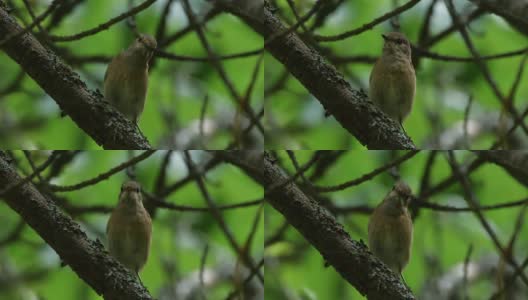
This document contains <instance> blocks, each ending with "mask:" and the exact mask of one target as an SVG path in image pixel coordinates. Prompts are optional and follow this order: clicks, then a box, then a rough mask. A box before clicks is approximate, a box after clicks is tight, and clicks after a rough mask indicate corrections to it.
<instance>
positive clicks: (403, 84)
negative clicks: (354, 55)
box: [369, 32, 416, 128]
mask: <svg viewBox="0 0 528 300" xmlns="http://www.w3.org/2000/svg"><path fill="white" fill-rule="evenodd" d="M382 37H383V39H384V40H385V43H384V45H383V53H382V55H381V57H380V58H379V59H378V60H377V61H376V63H375V64H374V67H373V68H372V72H371V73H370V92H369V94H370V99H371V100H372V102H374V104H376V105H377V106H378V107H379V108H380V109H381V110H382V111H383V112H384V113H385V114H387V115H388V116H389V117H391V118H392V119H394V120H396V121H397V122H399V123H400V125H401V126H402V128H403V120H404V119H405V118H407V116H408V115H409V113H410V112H411V110H412V105H413V101H414V94H415V93H416V75H415V73H414V67H413V64H412V61H411V44H410V43H409V40H407V38H406V37H405V35H403V34H401V33H399V32H390V33H388V34H383V35H382Z"/></svg>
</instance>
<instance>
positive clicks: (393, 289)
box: [262, 152, 415, 300]
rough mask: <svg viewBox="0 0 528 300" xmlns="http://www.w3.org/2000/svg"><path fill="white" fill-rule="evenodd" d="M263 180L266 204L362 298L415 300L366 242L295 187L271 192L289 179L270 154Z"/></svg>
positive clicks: (266, 157) (286, 186)
mask: <svg viewBox="0 0 528 300" xmlns="http://www.w3.org/2000/svg"><path fill="white" fill-rule="evenodd" d="M263 176H264V181H263V182H262V183H263V184H264V189H265V195H266V199H267V201H268V202H269V203H270V204H271V205H272V206H273V207H274V208H275V209H276V210H278V211H279V212H280V213H281V214H283V215H284V217H285V218H286V219H287V220H288V222H289V223H290V224H291V225H293V226H294V227H295V228H296V229H297V230H298V231H299V232H300V233H301V234H302V235H303V236H304V237H305V238H306V239H307V240H308V241H309V242H310V244H312V245H313V246H314V247H315V248H316V249H317V250H318V251H319V252H320V253H321V255H322V256H323V257H324V259H325V261H327V262H328V263H329V264H330V265H332V266H333V267H334V268H335V269H336V270H337V271H338V272H339V274H341V276H342V277H343V278H344V279H346V280H347V281H348V282H349V283H350V284H352V285H353V286H354V287H355V288H356V289H357V290H358V291H359V292H360V293H361V294H363V295H366V296H367V298H368V299H369V300H382V299H415V298H414V296H413V294H412V293H411V291H410V290H409V289H408V288H407V287H406V286H405V285H403V284H402V283H401V282H400V280H399V279H398V278H397V277H396V275H395V274H394V273H392V272H391V271H390V270H389V269H388V268H387V267H386V266H385V265H384V264H383V263H382V262H381V261H380V260H378V259H377V258H376V257H374V256H373V255H372V253H371V252H370V251H369V250H368V248H367V246H366V245H365V244H364V243H363V242H357V241H354V240H352V239H351V238H350V236H349V234H348V233H347V232H346V231H345V230H344V229H343V227H342V226H341V224H339V223H338V222H337V221H336V220H335V218H334V217H333V216H332V215H330V214H329V213H328V212H327V211H326V210H325V209H324V208H323V207H322V206H321V205H319V204H318V203H317V202H315V201H314V200H312V199H311V198H309V197H308V196H307V195H305V194H304V193H303V192H302V190H301V189H299V187H297V185H296V184H294V183H289V184H286V185H284V186H283V187H279V188H277V189H275V190H273V191H271V192H268V191H269V190H268V188H269V187H270V186H271V185H276V184H278V183H280V182H284V180H287V178H288V177H287V176H286V175H285V173H284V172H283V171H282V169H281V168H280V167H278V166H276V165H275V164H274V159H273V157H272V156H271V154H270V153H268V152H265V153H264V174H263Z"/></svg>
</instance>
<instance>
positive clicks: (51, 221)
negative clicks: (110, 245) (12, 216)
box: [0, 152, 152, 300]
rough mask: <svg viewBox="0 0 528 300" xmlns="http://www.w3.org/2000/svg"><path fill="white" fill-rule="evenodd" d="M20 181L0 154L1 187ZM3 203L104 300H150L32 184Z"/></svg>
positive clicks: (130, 276)
mask: <svg viewBox="0 0 528 300" xmlns="http://www.w3.org/2000/svg"><path fill="white" fill-rule="evenodd" d="M20 180H22V178H21V177H20V176H19V174H18V173H17V171H16V170H15V169H14V168H13V167H12V166H11V165H10V164H9V158H8V157H7V155H6V154H5V153H3V152H0V188H3V187H5V186H9V185H12V184H15V183H16V182H19V181H20ZM3 200H4V201H5V202H6V203H7V205H9V207H11V208H12V209H13V210H14V211H16V212H17V213H18V214H19V215H20V216H21V217H22V219H23V220H24V222H26V223H27V224H29V226H31V227H32V228H33V230H35V231H36V232H37V233H38V234H39V235H40V237H42V239H43V240H44V241H46V243H47V244H48V245H50V246H51V247H52V248H53V250H55V252H57V254H58V255H59V256H60V258H61V259H62V261H63V262H64V263H66V264H67V265H69V266H70V267H71V268H72V270H73V271H75V272H76V273H77V275H78V276H79V277H80V278H81V279H83V280H84V281H85V282H86V283H88V284H89V285H90V286H91V287H92V288H93V289H94V290H95V291H96V292H97V293H98V294H100V295H103V297H104V298H105V299H107V300H118V299H141V300H151V299H152V297H151V296H150V295H149V293H148V291H147V290H146V289H145V288H144V287H143V286H141V285H140V284H139V282H138V281H137V280H136V279H135V275H133V274H132V273H131V272H130V271H128V270H127V269H125V268H124V267H123V266H122V265H121V264H119V263H118V262H117V261H116V260H114V259H113V258H111V257H110V256H109V254H108V253H107V252H106V251H105V250H104V247H103V245H102V244H101V243H100V242H99V241H93V240H90V239H88V237H87V236H86V233H85V232H84V231H83V230H82V229H81V228H80V226H79V224H77V223H75V222H74V221H73V220H72V219H71V218H70V217H69V216H67V215H65V214H64V213H63V212H62V211H61V210H60V209H59V208H58V207H57V206H56V205H55V203H53V202H52V201H51V200H50V199H49V198H47V197H45V196H44V195H43V194H41V193H40V192H39V191H38V190H37V189H36V188H35V186H33V184H32V183H25V184H22V185H20V186H19V187H17V188H14V189H10V190H9V191H8V192H7V193H6V194H5V195H4V197H3Z"/></svg>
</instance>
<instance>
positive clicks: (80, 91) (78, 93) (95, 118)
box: [0, 1, 151, 149]
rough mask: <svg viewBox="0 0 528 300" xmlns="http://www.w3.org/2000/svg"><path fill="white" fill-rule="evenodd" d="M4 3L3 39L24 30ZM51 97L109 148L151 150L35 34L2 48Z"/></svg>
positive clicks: (0, 25)
mask: <svg viewBox="0 0 528 300" xmlns="http://www.w3.org/2000/svg"><path fill="white" fill-rule="evenodd" d="M5 7H6V6H5V3H4V2H3V1H0V36H2V37H7V36H10V35H11V34H13V33H16V32H21V31H23V30H24V29H23V28H22V27H21V26H20V25H19V24H18V23H17V22H16V20H15V19H14V18H12V17H11V16H10V15H9V13H8V12H7V11H6V9H5ZM1 49H2V50H3V51H5V52H6V53H7V55H9V57H11V58H12V59H13V60H14V61H16V62H17V63H18V64H19V65H20V66H21V67H22V69H24V71H25V72H26V73H27V74H29V76H31V77H32V78H33V80H35V82H36V83H37V84H38V85H39V86H40V87H41V88H42V89H43V90H44V91H45V92H46V93H47V94H48V95H50V96H51V97H52V98H53V99H54V100H55V102H57V104H58V105H59V107H60V108H61V109H62V111H64V112H65V113H66V114H68V115H69V116H70V117H71V119H72V120H73V121H74V122H75V123H76V124H77V126H79V128H81V129H82V130H84V131H85V132H86V133H87V134H88V135H90V136H91V137H92V138H93V139H94V141H95V142H96V143H97V144H99V145H101V146H102V147H103V148H105V149H150V148H151V146H150V145H149V142H148V140H147V139H146V138H145V137H144V136H143V135H142V134H141V133H140V131H139V130H138V128H137V127H136V126H135V124H133V123H132V122H131V121H129V120H128V119H126V118H125V117H124V116H123V115H122V114H120V113H119V112H117V110H115V109H114V108H113V107H112V106H111V105H110V104H109V103H108V102H106V101H104V100H103V96H102V95H101V93H99V92H95V91H91V90H89V89H88V88H87V86H86V84H85V83H84V82H83V81H82V80H81V79H80V78H79V75H78V74H77V73H75V72H74V71H73V70H72V69H71V68H70V67H69V66H68V65H66V64H64V63H63V62H62V61H61V59H60V58H59V57H57V56H56V55H55V54H54V53H53V52H52V51H51V50H49V49H47V48H45V47H44V46H43V45H42V44H41V43H40V42H39V41H38V40H37V39H36V38H35V37H34V36H33V35H32V34H31V33H25V34H22V35H20V36H15V37H13V38H11V39H9V40H8V41H7V42H6V43H5V45H3V46H2V47H1Z"/></svg>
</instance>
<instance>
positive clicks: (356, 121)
mask: <svg viewBox="0 0 528 300" xmlns="http://www.w3.org/2000/svg"><path fill="white" fill-rule="evenodd" d="M221 2H222V1H221ZM222 3H223V4H221V6H223V8H224V9H226V10H228V11H229V12H231V13H233V14H235V15H237V16H239V17H240V18H241V19H242V20H244V21H245V22H246V23H247V24H248V25H249V26H251V27H252V28H253V29H254V30H255V31H256V32H258V33H259V34H261V35H262V36H263V37H264V39H266V40H267V39H269V38H271V37H273V36H274V35H276V34H280V33H281V32H284V31H285V30H287V28H286V27H285V26H284V25H283V23H282V22H281V21H280V19H279V18H277V17H276V16H275V15H274V14H273V8H272V7H271V5H270V4H269V2H268V1H264V11H263V13H264V20H263V22H259V20H258V19H255V18H251V17H250V15H249V14H248V13H244V12H243V11H241V9H240V8H237V7H233V6H232V5H229V4H226V3H225V2H222ZM266 50H268V51H269V52H270V53H271V54H272V55H273V56H274V57H275V58H276V59H277V60H278V61H280V62H281V63H282V64H283V65H284V66H285V67H286V68H287V69H288V71H289V72H290V73H291V74H292V75H293V76H295V77H296V78H297V80H299V82H301V84H303V85H304V86H305V87H306V89H307V90H308V91H310V93H311V94H312V95H314V96H315V97H316V98H317V99H318V100H319V102H320V103H321V104H322V105H323V107H324V108H325V109H326V110H327V111H328V112H329V113H330V114H332V115H333V116H334V117H335V118H336V120H337V121H338V122H339V123H340V124H341V126H343V128H345V129H346V130H348V131H349V132H350V133H351V134H353V135H354V136H355V137H356V138H357V139H358V140H359V141H360V142H361V143H362V144H363V145H365V146H366V147H368V148H369V149H415V148H416V147H415V145H414V144H413V142H412V141H411V139H410V138H409V137H408V136H407V135H405V133H403V131H402V130H401V129H400V125H399V124H398V123H397V122H395V121H394V120H392V119H390V118H389V117H387V116H386V115H385V114H383V113H382V112H381V111H380V110H379V109H378V108H377V107H376V106H375V105H374V104H373V103H372V102H371V101H370V100H369V99H368V97H367V95H365V94H364V93H362V92H360V91H356V90H353V89H352V88H351V87H350V84H349V83H348V82H347V81H346V80H345V79H344V78H343V76H342V75H341V74H340V73H339V72H337V70H336V69H335V68H334V67H333V66H332V65H331V64H329V63H327V62H325V61H324V58H323V57H322V56H321V55H320V54H319V53H317V52H316V51H315V50H314V49H312V48H310V47H308V46H307V45H306V44H305V43H304V42H303V41H302V40H301V39H300V38H299V36H297V35H296V34H295V33H289V34H286V35H283V36H280V37H279V38H275V39H274V40H273V41H272V42H270V43H267V45H266Z"/></svg>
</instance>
